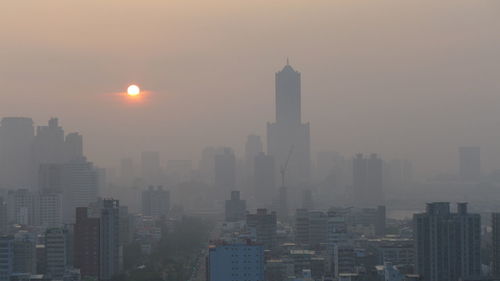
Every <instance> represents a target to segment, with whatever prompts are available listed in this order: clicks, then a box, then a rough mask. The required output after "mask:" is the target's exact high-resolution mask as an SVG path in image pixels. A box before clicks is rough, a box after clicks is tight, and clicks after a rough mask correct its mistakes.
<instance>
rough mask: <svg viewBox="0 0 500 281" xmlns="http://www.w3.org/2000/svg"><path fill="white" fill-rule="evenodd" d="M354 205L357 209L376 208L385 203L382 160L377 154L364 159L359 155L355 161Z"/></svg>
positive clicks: (352, 199) (353, 181)
mask: <svg viewBox="0 0 500 281" xmlns="http://www.w3.org/2000/svg"><path fill="white" fill-rule="evenodd" d="M352 185H353V186H352V198H351V201H352V203H353V205H355V206H357V207H375V206H378V205H381V204H382V203H383V201H384V191H383V177H382V160H381V159H380V158H379V157H378V156H377V154H371V155H370V157H369V158H364V157H363V154H357V155H356V157H355V158H354V159H353V180H352Z"/></svg>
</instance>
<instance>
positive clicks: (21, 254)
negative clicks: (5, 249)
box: [13, 231, 36, 274]
mask: <svg viewBox="0 0 500 281" xmlns="http://www.w3.org/2000/svg"><path fill="white" fill-rule="evenodd" d="M13 272H14V273H29V274H35V273H36V235H35V234H34V233H29V232H26V231H21V232H18V233H16V235H15V236H14V263H13Z"/></svg>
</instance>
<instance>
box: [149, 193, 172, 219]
mask: <svg viewBox="0 0 500 281" xmlns="http://www.w3.org/2000/svg"><path fill="white" fill-rule="evenodd" d="M169 210H170V192H169V191H168V190H164V189H163V186H161V185H160V186H158V187H157V188H156V189H155V188H154V186H152V185H151V186H149V187H148V189H147V190H144V191H143V192H142V213H143V215H145V216H152V217H164V216H166V215H168V211H169Z"/></svg>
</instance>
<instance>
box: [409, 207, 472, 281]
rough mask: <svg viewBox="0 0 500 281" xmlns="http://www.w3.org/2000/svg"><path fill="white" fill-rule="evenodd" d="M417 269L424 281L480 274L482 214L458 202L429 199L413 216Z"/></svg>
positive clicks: (446, 280) (457, 278)
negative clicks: (452, 207) (454, 206)
mask: <svg viewBox="0 0 500 281" xmlns="http://www.w3.org/2000/svg"><path fill="white" fill-rule="evenodd" d="M413 224H414V231H413V233H414V239H415V249H416V255H417V262H416V273H417V274H420V275H421V276H422V278H423V279H422V280H423V281H456V280H459V279H460V278H468V277H475V276H480V274H481V261H480V251H481V245H480V244H481V217H480V216H479V214H471V213H468V212H467V204H466V203H459V204H458V205H457V212H456V213H451V212H450V204H449V203H447V202H439V203H429V204H427V210H426V212H425V213H421V214H415V215H414V216H413Z"/></svg>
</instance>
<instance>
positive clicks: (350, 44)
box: [0, 0, 500, 175]
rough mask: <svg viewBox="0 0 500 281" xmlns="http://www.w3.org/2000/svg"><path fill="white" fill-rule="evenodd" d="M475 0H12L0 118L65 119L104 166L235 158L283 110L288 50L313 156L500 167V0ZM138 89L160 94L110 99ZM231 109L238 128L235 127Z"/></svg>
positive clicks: (443, 167) (425, 168) (425, 170)
mask: <svg viewBox="0 0 500 281" xmlns="http://www.w3.org/2000/svg"><path fill="white" fill-rule="evenodd" d="M446 3H448V4H446ZM449 3H452V5H449ZM479 3H480V4H479ZM479 3H478V2H475V3H471V2H470V1H462V0H460V1H458V2H457V1H452V2H450V1H439V2H437V1H423V2H422V1H420V2H419V3H405V4H401V3H400V1H394V0H392V1H390V0H381V1H377V2H376V3H357V2H355V1H351V2H349V3H347V2H345V1H317V2H315V3H314V4H311V3H309V2H307V3H305V2H303V1H296V2H294V5H290V6H288V7H287V6H282V5H278V3H277V2H275V1H252V2H251V3H250V2H246V3H240V4H241V5H243V7H244V9H240V8H239V5H236V4H235V3H230V1H222V0H218V1H216V2H215V3H214V5H207V4H200V3H198V5H193V4H189V3H186V2H182V3H181V2H180V1H174V2H172V3H171V4H166V3H163V2H161V1H151V2H149V5H148V6H147V8H146V7H141V6H140V5H138V4H136V3H135V2H134V1H130V0H128V1H121V2H120V4H118V3H116V2H114V1H112V2H109V3H105V4H104V3H98V2H96V1H91V2H87V4H86V5H81V6H79V5H76V6H72V5H71V4H69V3H64V2H61V1H52V2H50V3H43V4H42V3H32V5H25V4H22V3H15V2H12V3H9V4H8V5H7V6H6V11H8V12H7V13H6V16H5V17H4V18H3V19H2V21H1V23H2V24H1V26H3V28H2V29H0V34H2V35H3V38H4V39H5V40H4V41H5V42H6V43H5V48H4V50H5V52H2V53H1V54H0V56H1V59H2V61H4V62H5V64H3V66H1V67H0V73H1V74H2V75H0V77H1V78H0V81H1V83H2V85H3V89H4V91H5V92H6V93H12V94H10V95H8V98H6V99H5V100H4V101H3V102H2V105H0V112H1V114H2V116H27V117H32V118H33V119H34V120H35V121H36V123H37V124H39V123H41V122H43V121H45V120H47V119H49V118H50V117H52V116H57V117H59V118H60V119H61V120H62V122H63V123H62V125H64V126H65V127H66V128H68V129H70V130H78V131H80V132H81V133H82V134H83V135H86V136H87V142H86V143H87V144H86V145H87V148H88V151H89V157H90V158H92V159H94V161H95V162H96V163H98V164H100V165H101V166H111V165H113V164H114V163H115V162H116V161H118V159H119V158H121V157H127V156H133V157H136V156H135V155H125V154H127V151H131V150H134V149H135V148H137V147H140V149H139V150H160V151H161V152H162V154H164V155H165V156H166V157H165V158H166V159H195V158H197V157H198V153H199V151H201V150H202V149H203V146H204V144H205V143H208V144H210V145H224V146H231V147H233V148H234V149H235V151H236V152H239V151H241V150H242V144H241V143H242V142H243V140H244V138H245V137H246V136H247V135H248V134H252V133H254V134H258V135H261V136H264V133H265V128H263V126H262V124H263V123H265V122H267V121H269V120H272V118H273V115H274V112H273V111H274V109H273V105H272V104H273V89H274V86H273V77H272V75H273V73H274V72H275V71H277V70H278V69H280V68H281V67H282V66H283V65H284V64H285V60H286V57H289V58H290V63H291V64H292V65H294V66H295V67H296V68H297V69H298V70H300V72H301V73H303V77H302V78H303V115H304V116H303V120H305V121H306V122H310V123H311V124H312V126H311V135H312V136H313V137H312V139H311V141H312V147H313V151H312V155H313V156H314V155H315V152H316V151H319V150H335V151H339V152H341V153H342V154H344V155H347V156H350V155H354V154H355V153H358V152H364V153H371V152H377V153H379V154H380V155H382V156H384V157H386V158H411V159H415V169H416V170H417V171H419V174H425V175H429V173H430V172H434V171H438V170H439V172H448V171H450V170H452V169H454V168H455V166H454V165H455V161H452V160H451V159H452V158H455V157H457V156H456V153H455V152H456V147H458V146H481V147H482V150H483V152H484V157H483V161H484V167H485V168H487V169H491V168H492V167H495V166H498V165H500V156H499V155H498V153H497V150H496V148H495V146H496V143H495V142H494V141H493V140H494V139H496V138H499V137H500V135H499V133H498V132H500V130H498V126H497V124H496V122H495V121H494V120H496V119H497V118H498V117H497V110H496V108H497V106H496V105H497V104H499V103H500V100H499V99H498V97H497V95H496V94H495V93H496V92H498V83H497V79H496V78H495V77H497V76H498V75H496V74H495V73H498V71H499V70H498V66H497V65H496V64H495V63H494V60H492V59H491V57H493V56H494V55H495V54H496V53H497V50H498V47H499V44H500V43H499V40H498V38H497V37H498V36H496V34H498V31H499V26H500V24H499V22H498V21H499V20H498V18H497V17H496V15H495V14H494V13H492V11H495V10H497V8H498V5H499V4H498V3H497V2H495V1H480V2H479ZM37 10H41V11H44V12H45V13H36V11H37ZM58 11H64V15H65V16H64V17H60V16H57V14H56V13H58ZM96 11H100V12H97V14H95V15H94V16H93V17H84V16H82V14H83V13H90V14H91V13H94V12H96ZM260 11H268V12H266V13H261V12H260ZM463 14H467V18H468V19H469V20H467V21H463V16H462V15H463ZM12 15H15V16H12ZM146 15H147V16H146ZM179 15H183V16H179ZM141 17H144V18H147V20H141V19H140V18H141ZM254 18H259V19H260V20H259V21H258V23H255V24H253V19H254ZM310 18H314V19H315V20H314V21H312V22H311V21H308V20H309V19H310ZM33 22H37V24H36V26H34V25H33V24H32V23H33ZM250 22H252V24H249V23H250ZM97 26H99V28H97ZM202 26H203V27H204V28H202ZM231 26H232V27H234V29H233V28H231ZM31 27H33V28H34V30H31V29H30V28H31ZM71 30H74V31H75V32H72V31H71ZM126 30H129V31H126ZM237 30H245V31H246V32H247V33H248V34H249V36H242V35H241V34H240V33H239V31H237ZM477 30H481V32H475V31H477ZM33 31H36V36H28V35H29V34H31V32H33ZM61 33H62V34H64V35H65V36H66V38H68V39H67V40H61V38H59V37H58V35H57V34H61ZM110 34H113V35H110ZM21 35H23V36H21ZM275 35H277V36H275ZM376 35H377V36H376ZM211 38H217V40H212V39H211ZM257 38H262V39H266V40H268V41H269V44H257V42H259V41H261V40H256V39H257ZM378 38H380V40H378ZM376 39H377V40H376ZM264 45H265V46H264ZM200 46H205V47H203V48H202V47H200ZM230 46H233V47H237V48H232V47H230ZM309 46H316V47H315V48H314V52H312V51H310V49H309ZM366 46H370V48H366ZM452 46H453V47H452ZM449 48H452V51H450V52H448V51H447V50H448V49H449ZM234 58H240V59H234ZM7 65H8V67H7ZM25 80H27V81H30V83H25V82H24V81H25ZM191 81H196V83H192V82H191ZM132 83H136V84H138V85H139V86H141V88H143V89H145V90H149V91H151V92H152V96H151V102H150V103H147V104H144V105H141V106H128V105H125V104H123V103H121V102H120V101H119V100H117V99H115V97H114V96H112V95H111V96H110V94H112V93H116V92H120V91H124V90H125V89H126V87H127V86H128V85H130V84H132ZM153 101H154V102H153ZM255 112H259V113H260V114H258V115H255V114H254V113H255ZM206 116H210V117H211V118H209V119H207V118H205V117H206ZM235 116H238V118H239V119H240V123H239V124H238V125H235V124H232V123H231V122H229V121H228V120H231V119H233V118H234V117H235ZM346 119H347V120H349V122H346ZM97 121H99V124H101V125H99V126H97V125H96V122H97ZM347 123H348V124H347ZM143 124H151V125H152V126H151V127H150V128H145V127H144V126H143ZM478 124H479V125H478ZM107 128H113V132H112V133H111V132H108V130H107ZM153 128H154V129H153ZM332 128H333V129H332ZM444 128H446V129H444ZM132 132H134V133H132ZM227 132H231V133H227ZM479 136H485V137H479ZM201 137H203V143H202V142H201ZM119 140H121V141H120V143H121V144H120V146H113V145H112V144H113V143H116V142H118V141H119ZM101 144H102V145H103V146H106V147H107V148H106V149H103V148H101ZM167 144H168V146H169V147H167ZM170 146H171V147H175V149H171V148H170ZM429 163H431V164H429Z"/></svg>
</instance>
